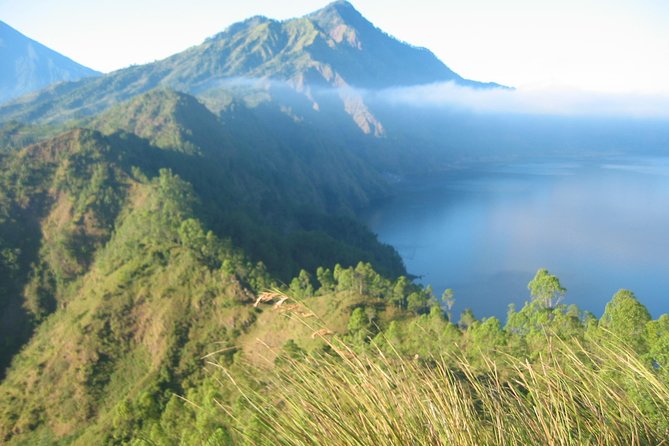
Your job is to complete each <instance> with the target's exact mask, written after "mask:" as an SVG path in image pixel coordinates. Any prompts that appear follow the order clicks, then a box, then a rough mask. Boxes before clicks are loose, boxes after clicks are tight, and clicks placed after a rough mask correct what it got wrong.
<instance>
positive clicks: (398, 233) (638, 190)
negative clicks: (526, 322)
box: [363, 158, 669, 318]
mask: <svg viewBox="0 0 669 446" xmlns="http://www.w3.org/2000/svg"><path fill="white" fill-rule="evenodd" d="M363 218H365V220H366V222H367V223H368V225H369V226H370V228H371V229H372V230H373V231H374V232H376V233H377V234H379V238H380V239H381V240H382V241H384V242H386V243H389V244H391V245H393V246H395V247H396V248H397V249H398V251H399V252H400V254H401V255H402V257H403V258H404V261H405V263H406V266H407V269H408V271H409V272H410V273H411V274H415V275H418V276H421V277H422V279H421V281H422V282H423V283H425V284H431V285H432V286H433V288H434V289H435V294H438V295H440V294H441V292H442V291H443V290H444V289H445V288H453V289H454V290H455V296H456V308H455V311H456V313H457V312H459V311H461V310H462V309H464V308H465V307H470V308H472V309H473V310H474V313H475V314H476V315H477V316H478V317H482V316H491V315H495V316H498V317H501V318H503V317H504V315H505V314H506V308H507V304H509V303H516V305H517V306H520V305H522V303H523V301H525V300H527V298H528V291H527V283H528V282H529V281H530V279H531V278H532V277H533V275H534V273H535V272H536V270H537V269H538V268H540V267H546V268H548V269H549V270H550V271H551V272H552V273H553V274H556V275H557V276H558V277H559V278H560V280H561V282H562V284H563V286H565V287H566V288H567V290H568V293H567V299H566V303H576V304H578V305H579V306H580V307H581V308H583V309H587V310H589V311H592V312H593V313H595V314H596V315H601V313H602V311H603V310H604V306H605V304H606V302H608V301H609V299H610V298H611V296H612V295H613V294H614V293H615V292H616V291H617V290H618V289H620V288H627V289H631V290H632V291H634V292H635V294H636V295H637V297H638V298H639V299H640V300H641V301H642V302H643V303H644V304H645V305H646V306H647V307H648V308H649V310H650V311H651V313H652V314H653V315H654V316H658V315H659V314H661V313H665V312H668V311H669V159H664V158H662V159H657V158H652V159H651V158H641V159H632V158H620V159H607V160H606V161H605V162H604V161H603V162H593V161H584V162H580V163H575V162H541V163H533V164H532V163H524V164H513V165H512V164H509V165H486V166H480V167H477V168H476V169H471V170H466V171H464V170H463V171H458V172H451V173H447V174H442V175H439V176H430V177H424V178H411V179H407V180H405V181H404V182H403V183H401V186H400V192H399V194H398V195H397V196H396V197H395V198H394V199H392V200H390V201H387V202H384V203H380V204H377V205H375V206H373V207H372V208H370V209H368V210H367V211H366V212H365V214H364V216H363Z"/></svg>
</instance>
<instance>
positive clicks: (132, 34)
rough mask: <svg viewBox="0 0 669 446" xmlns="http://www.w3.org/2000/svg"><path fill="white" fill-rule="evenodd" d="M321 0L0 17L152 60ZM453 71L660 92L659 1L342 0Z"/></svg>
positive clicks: (106, 57) (6, 3) (83, 1)
mask: <svg viewBox="0 0 669 446" xmlns="http://www.w3.org/2000/svg"><path fill="white" fill-rule="evenodd" d="M327 3H328V1H327V0H322V1H317V0H282V1H280V2H278V1H276V0H245V1H239V0H235V1H231V0H189V1H188V2H186V1H183V0H181V1H177V0H0V20H2V21H4V22H6V23H7V24H9V25H10V26H12V27H14V28H16V29H17V30H19V31H20V32H22V33H23V34H25V35H27V36H28V37H31V38H33V39H35V40H37V41H39V42H40V43H42V44H44V45H46V46H48V47H50V48H52V49H54V50H56V51H58V52H60V53H62V54H65V55H66V56H68V57H70V58H72V59H74V60H75V61H77V62H79V63H81V64H83V65H86V66H88V67H91V68H93V69H96V70H99V71H103V72H108V71H113V70H116V69H120V68H124V67H127V66H129V65H131V64H142V63H147V62H152V61H154V60H158V59H162V58H164V57H167V56H169V55H171V54H174V53H176V52H179V51H182V50H184V49H186V48H188V47H190V46H193V45H197V44H199V43H201V42H202V41H204V39H205V38H207V37H209V36H212V35H214V34H216V33H217V32H220V31H222V30H224V29H225V28H226V27H227V26H229V25H231V24H232V23H235V22H238V21H240V20H243V19H245V18H247V17H250V16H253V15H258V14H260V15H264V16H267V17H271V18H275V19H287V18H291V17H298V16H302V15H305V14H307V13H309V12H311V11H314V10H317V9H319V8H321V7H323V6H325V5H326V4H327ZM351 3H352V4H353V5H354V6H355V7H356V9H358V11H360V12H361V13H362V14H363V15H364V16H365V17H366V18H367V19H368V20H370V21H371V22H372V23H374V24H375V25H376V26H378V27H379V28H381V29H383V30H384V31H386V32H387V33H389V34H391V35H393V36H395V37H396V38H398V39H400V40H403V41H406V42H409V43H411V44H413V45H417V46H423V47H426V48H429V49H430V50H432V52H434V53H435V54H436V55H437V57H439V58H440V59H441V60H442V61H443V62H444V63H446V64H447V65H448V66H449V67H450V68H451V69H453V70H454V71H455V72H457V73H458V74H460V75H462V76H463V77H466V78H469V79H474V80H479V81H493V82H498V83H501V84H504V85H509V86H514V87H516V88H519V89H523V90H530V91H531V90H541V89H547V88H551V89H568V90H583V91H591V92H609V93H611V92H613V93H635V94H637V93H641V94H646V95H648V94H651V95H652V94H655V93H661V94H665V95H666V94H669V1H667V0H553V1H546V0H505V1H500V0H441V1H439V0H412V1H411V2H408V1H406V0H351Z"/></svg>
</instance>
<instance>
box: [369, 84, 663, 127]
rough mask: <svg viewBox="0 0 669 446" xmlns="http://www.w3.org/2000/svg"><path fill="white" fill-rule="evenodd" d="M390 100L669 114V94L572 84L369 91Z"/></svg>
mask: <svg viewBox="0 0 669 446" xmlns="http://www.w3.org/2000/svg"><path fill="white" fill-rule="evenodd" d="M367 94H368V95H369V98H370V100H375V101H385V102H387V103H390V104H398V105H410V106H428V107H443V108H457V109H462V110H468V111H473V112H478V113H515V114H542V115H559V116H603V117H611V116H617V117H639V118H663V119H668V118H669V94H644V93H638V94H634V93H599V92H588V91H582V90H576V89H569V88H549V89H527V90H522V89H521V90H502V89H487V90H478V89H472V88H467V87H461V86H458V85H455V84H454V83H452V82H447V83H437V84H429V85H420V86H414V87H400V88H392V89H386V90H381V91H377V92H367Z"/></svg>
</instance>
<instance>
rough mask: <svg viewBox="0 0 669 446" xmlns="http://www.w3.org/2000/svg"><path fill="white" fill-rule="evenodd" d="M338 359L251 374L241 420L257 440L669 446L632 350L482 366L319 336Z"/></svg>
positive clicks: (655, 389)
mask: <svg viewBox="0 0 669 446" xmlns="http://www.w3.org/2000/svg"><path fill="white" fill-rule="evenodd" d="M323 339H324V341H325V342H327V343H328V345H329V346H330V349H331V351H332V352H334V353H331V354H321V355H312V356H308V357H307V358H302V359H288V360H287V361H286V362H285V363H284V365H283V366H281V367H277V368H274V369H273V370H272V371H269V372H268V371H267V370H264V371H262V372H261V371H260V370H258V369H256V370H255V372H256V373H257V374H260V373H262V374H263V375H262V376H258V378H257V379H258V381H257V383H256V385H254V386H252V387H253V388H254V389H261V390H249V389H248V388H242V386H239V387H238V388H239V390H240V391H241V392H242V394H243V397H244V399H245V401H246V403H247V404H248V405H250V406H251V408H252V411H253V412H254V413H255V416H256V419H255V421H254V422H253V423H248V422H247V421H244V422H241V421H240V426H244V427H240V433H241V436H242V438H243V439H244V440H243V441H246V442H247V444H257V445H291V446H303V445H323V446H325V445H333V446H334V445H336V446H348V445H351V446H354V445H355V446H363V445H364V446H372V445H393V446H395V445H397V446H399V445H457V446H466V445H498V444H499V445H528V444H531V445H621V446H623V445H624V446H630V445H650V444H653V445H660V444H669V442H668V440H667V439H668V438H669V431H668V430H667V428H668V426H669V388H668V387H667V385H666V383H664V382H662V381H661V380H659V379H658V377H657V376H656V374H655V373H654V372H653V371H652V370H649V369H648V368H647V367H646V366H645V365H644V363H643V362H642V361H641V360H640V359H639V358H638V357H637V356H636V354H634V353H633V352H632V351H630V350H629V349H627V348H626V347H624V346H622V345H620V344H619V343H616V342H615V341H610V342H608V343H606V344H600V345H588V346H585V345H582V344H580V343H577V342H570V343H567V342H563V341H555V340H553V341H550V340H549V338H547V346H546V350H545V353H544V354H542V355H541V356H540V357H539V359H537V360H536V361H534V362H532V363H530V362H528V361H527V360H526V359H521V358H516V357H512V356H504V359H503V360H502V361H499V360H498V361H497V362H493V361H492V360H490V359H487V358H484V361H483V363H484V364H485V365H484V366H483V368H480V367H476V368H475V367H474V366H472V365H471V364H470V363H468V362H467V361H466V360H465V359H463V358H462V357H449V358H431V359H429V360H427V361H425V360H418V359H407V358H403V357H401V356H400V355H397V354H396V355H392V356H388V355H384V354H382V353H381V352H380V351H379V352H376V353H373V354H369V353H367V354H363V355H361V354H358V353H356V352H355V351H354V350H353V349H352V348H350V347H349V346H348V345H346V343H345V342H343V341H342V340H341V339H340V338H338V337H336V336H334V337H332V336H328V337H327V338H325V337H323Z"/></svg>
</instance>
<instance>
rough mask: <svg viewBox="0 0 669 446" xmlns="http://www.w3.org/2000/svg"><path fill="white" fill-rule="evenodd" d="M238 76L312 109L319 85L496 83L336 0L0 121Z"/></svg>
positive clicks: (371, 126) (27, 104)
mask: <svg viewBox="0 0 669 446" xmlns="http://www.w3.org/2000/svg"><path fill="white" fill-rule="evenodd" d="M239 78H246V79H251V80H253V79H256V80H257V79H259V78H263V79H273V80H277V81H281V82H288V83H289V84H290V85H292V86H293V87H294V88H295V89H296V90H297V91H299V92H301V93H302V94H303V95H304V96H306V97H307V98H308V99H309V100H310V101H311V103H312V105H313V107H315V108H318V107H319V105H320V104H319V101H318V98H317V97H316V96H317V95H318V93H319V89H320V88H322V87H328V88H330V87H336V88H339V89H342V88H343V87H356V88H385V87H392V86H403V85H414V84H417V83H431V82H442V81H454V82H456V83H460V84H463V85H468V86H473V87H491V86H492V87H494V86H496V85H495V84H481V83H477V82H473V81H467V80H465V79H463V78H462V77H460V76H459V75H457V74H456V73H454V72H453V71H451V70H450V69H449V68H448V67H446V66H445V65H444V64H443V63H442V62H440V61H439V60H438V59H437V58H436V57H435V56H434V55H433V54H432V53H431V52H429V51H428V50H426V49H423V48H416V47H413V46H410V45H408V44H405V43H403V42H400V41H398V40H396V39H394V38H392V37H390V36H388V35H387V34H385V33H383V32H382V31H381V30H379V29H378V28H375V27H374V26H373V25H372V24H371V23H370V22H368V21H367V20H366V19H364V18H363V17H362V16H361V15H360V14H359V13H358V12H357V11H356V10H355V9H354V8H353V6H352V5H351V4H349V3H347V2H341V1H340V2H335V3H332V4H330V5H328V6H327V7H325V8H323V9H322V10H320V11H317V12H315V13H312V14H309V15H307V16H305V17H302V18H297V19H291V20H287V21H283V22H279V21H276V20H271V19H267V18H264V17H254V18H251V19H248V20H246V21H244V22H241V23H237V24H235V25H232V26H230V27H229V28H228V29H226V30H225V31H223V32H222V33H220V34H217V35H216V36H213V37H212V38H209V39H207V40H206V41H205V42H204V43H202V44H201V45H198V46H195V47H192V48H190V49H188V50H186V51H184V52H182V53H179V54H175V55H174V56H171V57H168V58H167V59H164V60H161V61H157V62H154V63H151V64H147V65H142V66H135V67H129V68H126V69H123V70H119V71H116V72H113V73H109V74H106V75H104V76H101V77H99V78H92V79H91V78H89V79H83V80H80V81H78V82H73V83H67V84H61V85H57V86H54V87H51V88H49V89H47V90H44V91H42V92H41V93H39V94H38V95H37V96H35V97H28V98H22V99H20V100H18V101H16V102H14V103H12V104H9V105H7V106H5V107H2V108H0V120H3V121H7V120H10V119H15V120H19V121H24V122H25V121H35V120H39V121H50V122H59V121H64V120H67V119H73V118H80V117H83V116H87V115H91V114H95V113H97V112H99V111H101V110H104V109H106V108H109V107H110V106H112V105H114V104H115V103H118V102H119V101H123V100H125V99H128V98H131V97H133V96H135V95H137V94H141V93H143V92H146V91H148V90H151V89H153V88H155V87H157V86H166V87H170V88H173V89H175V90H179V91H183V92H188V93H193V94H196V95H198V96H200V97H207V96H211V94H212V92H214V91H217V90H220V89H221V88H228V87H229V85H230V83H234V82H235V80H238V79H239ZM339 94H340V96H341V97H340V104H341V105H340V106H342V105H343V106H344V107H345V108H346V110H347V112H348V113H349V114H350V115H352V116H354V118H356V116H355V115H356V114H357V120H366V125H367V127H368V128H367V129H366V128H365V125H364V124H363V125H360V124H359V126H360V128H361V129H363V130H366V133H370V132H374V133H376V134H381V133H382V130H381V129H380V128H379V127H378V125H377V124H376V123H375V122H374V120H373V117H372V116H369V115H370V113H369V112H368V111H367V110H366V108H365V106H364V103H362V99H361V98H360V97H359V96H356V95H355V94H354V93H353V92H352V91H348V92H345V93H341V92H340V93H339Z"/></svg>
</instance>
